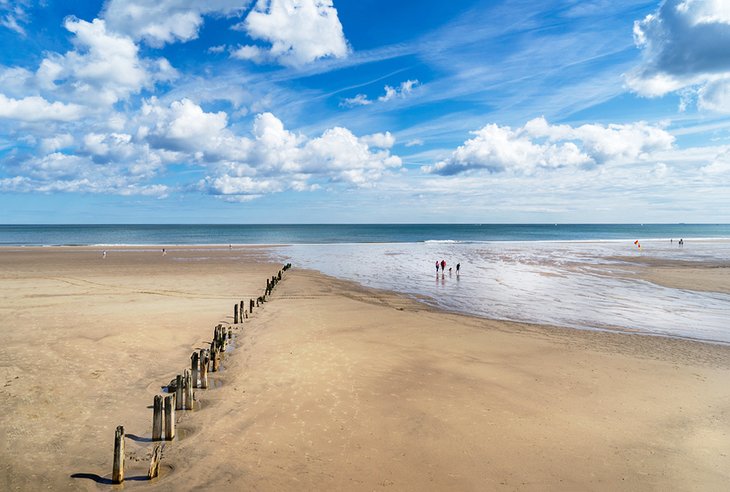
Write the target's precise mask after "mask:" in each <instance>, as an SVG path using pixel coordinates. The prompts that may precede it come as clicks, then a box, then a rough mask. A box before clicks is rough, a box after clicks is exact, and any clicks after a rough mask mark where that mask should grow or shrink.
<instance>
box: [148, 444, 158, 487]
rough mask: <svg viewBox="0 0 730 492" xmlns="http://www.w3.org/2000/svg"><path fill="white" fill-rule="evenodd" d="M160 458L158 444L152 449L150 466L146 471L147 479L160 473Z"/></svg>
mask: <svg viewBox="0 0 730 492" xmlns="http://www.w3.org/2000/svg"><path fill="white" fill-rule="evenodd" d="M161 458H162V446H160V445H159V444H158V445H156V446H155V447H154V449H153V450H152V457H151V459H150V468H149V470H148V471H147V479H148V480H152V479H153V478H155V477H157V475H159V474H160V459H161Z"/></svg>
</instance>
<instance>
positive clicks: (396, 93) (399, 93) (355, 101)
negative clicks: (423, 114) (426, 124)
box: [340, 80, 420, 108]
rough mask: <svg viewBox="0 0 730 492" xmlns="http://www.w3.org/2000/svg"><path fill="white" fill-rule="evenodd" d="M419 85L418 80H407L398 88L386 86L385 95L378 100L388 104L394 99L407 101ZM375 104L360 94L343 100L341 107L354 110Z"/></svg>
mask: <svg viewBox="0 0 730 492" xmlns="http://www.w3.org/2000/svg"><path fill="white" fill-rule="evenodd" d="M418 85H420V82H418V80H406V81H404V82H401V83H400V85H399V86H397V87H391V86H389V85H386V86H385V87H384V90H385V94H383V95H382V96H380V97H379V98H378V99H377V100H378V102H388V101H391V100H393V99H405V98H406V97H408V96H410V95H411V94H412V93H413V90H414V89H415V88H416V87H417V86H418ZM373 102H374V101H373V100H371V99H369V98H368V96H367V95H365V94H358V95H356V96H355V97H351V98H347V99H343V100H342V102H341V103H340V106H343V107H348V108H352V107H356V106H367V105H369V104H372V103H373Z"/></svg>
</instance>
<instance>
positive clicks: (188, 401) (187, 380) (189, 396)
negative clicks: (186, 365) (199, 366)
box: [183, 369, 193, 410]
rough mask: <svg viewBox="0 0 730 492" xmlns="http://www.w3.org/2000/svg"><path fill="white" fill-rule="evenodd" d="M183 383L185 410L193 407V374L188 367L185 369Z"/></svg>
mask: <svg viewBox="0 0 730 492" xmlns="http://www.w3.org/2000/svg"><path fill="white" fill-rule="evenodd" d="M183 385H184V386H185V410H192V409H193V376H192V374H191V371H190V369H185V376H184V377H183Z"/></svg>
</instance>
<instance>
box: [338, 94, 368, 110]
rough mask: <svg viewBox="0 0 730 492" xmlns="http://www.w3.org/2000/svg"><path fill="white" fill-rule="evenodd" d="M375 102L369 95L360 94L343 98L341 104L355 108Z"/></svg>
mask: <svg viewBox="0 0 730 492" xmlns="http://www.w3.org/2000/svg"><path fill="white" fill-rule="evenodd" d="M372 103H373V102H372V101H371V100H370V99H368V96H366V95H365V94H358V95H357V96H355V97H350V98H347V99H343V100H342V102H341V103H340V106H344V107H347V108H354V107H355V106H367V105H368V104H372Z"/></svg>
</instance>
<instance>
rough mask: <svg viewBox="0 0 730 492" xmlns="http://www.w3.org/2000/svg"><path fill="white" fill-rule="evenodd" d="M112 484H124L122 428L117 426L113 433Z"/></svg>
mask: <svg viewBox="0 0 730 492" xmlns="http://www.w3.org/2000/svg"><path fill="white" fill-rule="evenodd" d="M112 482H113V483H122V482H124V426H121V425H120V426H118V427H117V430H116V432H114V465H113V468H112Z"/></svg>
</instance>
